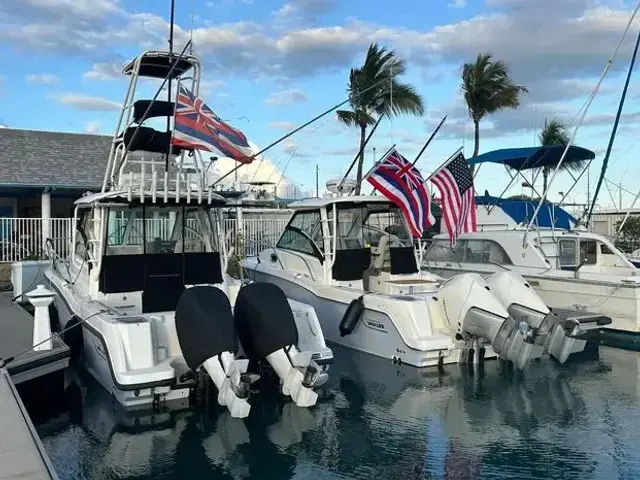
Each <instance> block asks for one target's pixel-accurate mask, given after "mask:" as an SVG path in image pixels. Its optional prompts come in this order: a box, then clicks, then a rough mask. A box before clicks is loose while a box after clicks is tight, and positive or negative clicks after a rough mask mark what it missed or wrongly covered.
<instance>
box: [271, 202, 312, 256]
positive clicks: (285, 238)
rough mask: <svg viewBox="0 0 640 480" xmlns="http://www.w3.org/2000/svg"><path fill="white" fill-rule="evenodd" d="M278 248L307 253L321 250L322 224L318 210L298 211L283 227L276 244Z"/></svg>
mask: <svg viewBox="0 0 640 480" xmlns="http://www.w3.org/2000/svg"><path fill="white" fill-rule="evenodd" d="M276 246H277V247H278V248H286V249H288V250H295V251H298V252H302V253H306V254H309V255H318V251H320V252H322V251H323V238H322V224H321V223H320V212H319V211H318V210H314V211H311V212H298V213H296V214H295V215H294V216H293V217H292V218H291V221H290V222H289V225H287V227H286V228H285V230H284V232H283V234H282V237H280V240H278V244H277V245H276Z"/></svg>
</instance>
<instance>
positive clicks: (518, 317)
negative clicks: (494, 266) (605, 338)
mask: <svg viewBox="0 0 640 480" xmlns="http://www.w3.org/2000/svg"><path fill="white" fill-rule="evenodd" d="M487 284H488V285H489V286H490V287H491V290H492V292H493V294H494V295H495V296H496V297H497V298H499V299H500V301H501V302H502V304H503V305H504V306H505V307H506V308H507V311H508V312H509V315H510V316H511V317H512V318H513V319H514V320H515V321H516V323H518V324H519V325H522V327H521V328H522V330H523V331H524V332H525V335H527V336H528V337H529V338H531V339H532V341H533V342H534V343H535V344H536V345H539V346H542V347H543V349H544V352H545V353H549V355H551V356H552V357H554V358H555V359H556V360H558V361H559V362H560V363H564V362H566V361H567V358H568V357H569V355H571V354H572V353H577V352H581V351H582V350H584V348H585V345H586V343H587V341H586V339H584V334H585V333H586V331H587V330H588V329H590V328H592V327H593V328H597V327H599V326H600V325H599V324H597V323H595V322H590V324H589V325H587V324H585V325H581V324H580V322H579V321H577V320H573V319H567V318H562V317H561V316H560V315H557V314H556V313H554V312H552V311H551V310H549V308H548V307H547V306H546V305H545V303H544V302H543V301H542V299H541V298H540V297H539V296H538V295H537V294H536V293H535V292H534V291H533V288H531V285H529V283H528V282H526V281H525V280H524V279H523V278H522V277H521V276H520V275H518V274H516V273H514V272H511V271H504V272H499V273H496V274H493V275H491V276H490V277H489V278H487ZM523 323H524V324H526V326H525V325H523ZM605 323H606V322H605Z"/></svg>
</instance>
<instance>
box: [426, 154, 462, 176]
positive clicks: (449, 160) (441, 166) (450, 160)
mask: <svg viewBox="0 0 640 480" xmlns="http://www.w3.org/2000/svg"><path fill="white" fill-rule="evenodd" d="M462 148H463V147H460V148H459V149H458V150H456V151H455V152H454V154H453V155H451V156H450V157H449V158H447V159H446V160H445V161H444V162H442V163H441V164H440V166H439V167H438V168H436V169H435V170H434V171H433V172H431V174H430V175H429V176H428V177H427V179H426V180H425V183H426V182H428V181H429V180H431V179H432V178H433V176H434V175H435V174H436V173H438V172H439V171H440V170H442V169H443V168H444V167H446V166H447V165H449V164H450V163H451V162H452V161H453V160H454V159H455V157H456V156H457V155H458V154H459V153H460V152H461V151H462Z"/></svg>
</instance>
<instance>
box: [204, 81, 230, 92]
mask: <svg viewBox="0 0 640 480" xmlns="http://www.w3.org/2000/svg"><path fill="white" fill-rule="evenodd" d="M224 85H225V83H224V82H223V81H221V80H201V81H200V94H201V95H204V96H207V95H210V94H211V93H212V91H213V90H218V89H220V88H222V87H224ZM216 93H217V95H219V96H225V95H223V94H222V93H220V92H216Z"/></svg>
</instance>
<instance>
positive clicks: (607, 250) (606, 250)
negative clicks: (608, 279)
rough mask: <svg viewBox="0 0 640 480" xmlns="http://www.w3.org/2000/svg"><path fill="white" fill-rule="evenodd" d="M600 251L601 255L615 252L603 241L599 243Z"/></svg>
mask: <svg viewBox="0 0 640 480" xmlns="http://www.w3.org/2000/svg"><path fill="white" fill-rule="evenodd" d="M600 253H601V254H603V255H615V253H613V252H612V251H611V249H610V248H609V247H607V246H606V245H605V244H604V243H601V244H600Z"/></svg>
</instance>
